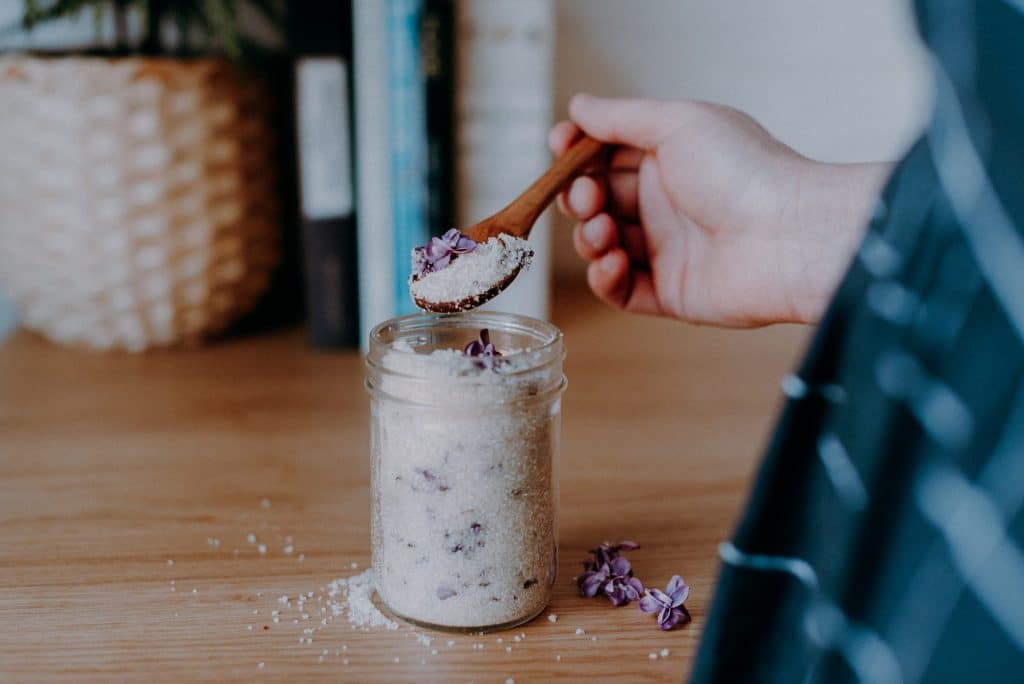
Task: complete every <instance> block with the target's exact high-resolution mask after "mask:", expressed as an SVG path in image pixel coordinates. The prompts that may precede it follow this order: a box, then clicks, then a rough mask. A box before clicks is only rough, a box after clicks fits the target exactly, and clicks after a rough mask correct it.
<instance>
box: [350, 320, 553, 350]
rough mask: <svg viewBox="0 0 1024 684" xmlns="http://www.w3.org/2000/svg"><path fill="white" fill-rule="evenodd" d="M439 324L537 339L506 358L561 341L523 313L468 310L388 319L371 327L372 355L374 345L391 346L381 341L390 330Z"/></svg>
mask: <svg viewBox="0 0 1024 684" xmlns="http://www.w3.org/2000/svg"><path fill="white" fill-rule="evenodd" d="M441 324H445V325H451V326H453V327H459V328H467V329H476V330H480V329H483V328H492V327H494V328H500V329H501V330H503V331H516V332H520V333H524V334H528V335H531V336H533V337H535V338H538V341H539V344H538V345H537V346H533V345H531V346H530V347H529V348H527V349H522V350H516V351H514V352H512V353H511V354H509V356H514V355H515V354H518V353H527V352H529V353H535V352H544V351H547V350H548V349H550V348H553V347H555V346H556V345H557V344H559V343H560V342H561V341H562V331H561V330H559V329H558V328H557V327H555V326H554V325H553V324H551V323H548V322H547V321H544V320H541V319H539V318H534V317H532V316H525V315H523V314H514V313H507V312H504V311H467V312H462V313H455V314H450V313H448V314H439V313H414V314H407V315H405V316H398V317H397V318H391V319H388V320H386V321H382V322H380V323H378V324H377V325H375V326H373V328H372V329H371V330H370V349H371V352H372V351H373V349H374V347H375V346H376V347H388V348H389V349H390V344H389V343H387V342H385V341H384V340H383V339H382V333H383V332H384V331H386V330H389V329H393V330H402V331H407V332H408V331H416V330H426V329H429V328H431V327H436V326H438V325H441ZM391 351H395V352H398V353H410V352H405V351H401V350H394V349H391Z"/></svg>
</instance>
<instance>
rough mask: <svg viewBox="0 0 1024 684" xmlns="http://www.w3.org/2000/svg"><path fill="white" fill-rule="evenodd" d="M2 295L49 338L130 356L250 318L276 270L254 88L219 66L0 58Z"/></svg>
mask: <svg viewBox="0 0 1024 684" xmlns="http://www.w3.org/2000/svg"><path fill="white" fill-rule="evenodd" d="M0 111H2V112H3V116H2V123H0V287H3V288H4V290H5V291H6V292H7V294H8V295H9V296H10V298H11V299H12V300H13V301H14V302H15V304H16V305H17V306H18V309H19V312H20V314H21V320H22V322H23V324H24V325H25V326H27V327H28V328H31V329H33V330H37V331H39V332H41V333H42V334H44V335H46V336H47V337H49V338H50V339H52V340H55V341H57V342H61V343H65V344H81V345H86V346H90V347H94V348H98V349H128V350H133V351H135V350H141V349H146V348H149V347H154V346H166V345H172V344H178V343H182V342H193V341H196V340H199V339H201V338H203V337H205V336H207V335H210V334H212V333H216V332H218V331H220V330H222V329H223V328H224V327H225V326H227V325H228V324H229V323H230V322H231V321H232V320H234V319H236V318H237V317H238V316H240V315H241V314H243V313H245V312H246V311H247V310H248V309H250V308H251V307H252V305H253V304H254V303H255V301H256V299H257V297H258V296H259V295H260V293H261V292H262V291H263V290H264V289H265V287H266V286H267V283H268V280H269V277H270V272H271V270H272V269H273V267H274V265H275V263H276V261H277V235H278V224H277V207H276V202H275V187H274V185H275V184H274V166H273V161H272V154H273V150H272V145H271V122H270V113H269V104H268V100H267V96H266V92H265V89H264V88H262V87H261V86H260V84H259V83H258V82H256V81H254V80H250V79H248V78H244V77H242V76H241V75H240V73H239V72H238V71H237V70H236V69H235V68H234V67H232V66H231V64H230V63H227V62H223V61H220V60H216V59H209V60H190V61H179V60H171V59H145V58H127V59H104V58H93V57H71V58H39V57H27V56H9V57H3V58H0Z"/></svg>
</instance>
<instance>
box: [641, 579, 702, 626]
mask: <svg viewBox="0 0 1024 684" xmlns="http://www.w3.org/2000/svg"><path fill="white" fill-rule="evenodd" d="M689 595H690V587H689V585H687V584H686V582H684V581H683V578H682V577H680V576H679V575H673V576H672V579H670V580H669V581H668V586H667V587H665V591H660V590H658V589H648V590H647V595H646V596H644V597H643V598H642V599H640V603H639V606H640V610H642V611H643V612H645V613H657V614H658V627H660V628H661V629H663V630H669V629H672V628H673V627H675V626H676V625H677V624H678V623H679V622H680V621H682V622H684V623H686V622H689V621H690V611H688V610H687V609H686V606H684V605H683V602H684V601H686V598H687V597H688V596H689ZM684 618H685V619H684Z"/></svg>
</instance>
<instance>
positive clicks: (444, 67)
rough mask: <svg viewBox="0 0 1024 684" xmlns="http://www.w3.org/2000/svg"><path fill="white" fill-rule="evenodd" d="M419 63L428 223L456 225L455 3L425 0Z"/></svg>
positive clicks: (435, 228) (435, 229)
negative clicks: (423, 109)
mask: <svg viewBox="0 0 1024 684" xmlns="http://www.w3.org/2000/svg"><path fill="white" fill-rule="evenodd" d="M420 65H421V69H422V78H423V84H424V93H425V100H426V119H427V208H426V212H427V228H428V230H429V231H430V233H431V234H432V235H437V234H440V233H443V232H444V231H445V230H447V229H448V228H452V227H456V226H455V2H454V0H426V3H425V4H424V6H423V18H422V20H421V21H420Z"/></svg>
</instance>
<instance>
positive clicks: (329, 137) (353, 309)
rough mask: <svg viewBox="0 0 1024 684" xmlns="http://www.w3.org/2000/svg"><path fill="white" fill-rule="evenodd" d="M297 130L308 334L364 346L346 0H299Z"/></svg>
mask: <svg viewBox="0 0 1024 684" xmlns="http://www.w3.org/2000/svg"><path fill="white" fill-rule="evenodd" d="M289 10H290V12H291V26H290V30H291V34H292V36H293V39H292V40H293V45H295V49H296V61H295V132H296V141H297V144H296V150H297V156H298V168H299V174H298V175H299V207H300V216H301V224H302V254H303V271H304V280H305V289H306V313H307V319H308V325H309V339H310V342H311V343H312V344H313V345H314V346H318V347H328V348H351V347H356V346H358V345H359V313H358V312H359V298H358V292H357V282H358V273H357V251H356V222H355V213H354V202H353V180H352V168H353V163H352V160H353V156H352V126H351V121H352V117H351V111H350V108H351V97H350V92H351V66H352V35H351V33H352V13H351V3H350V2H347V1H343V0H333V1H332V2H321V1H320V0H293V1H292V2H291V3H289Z"/></svg>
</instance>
